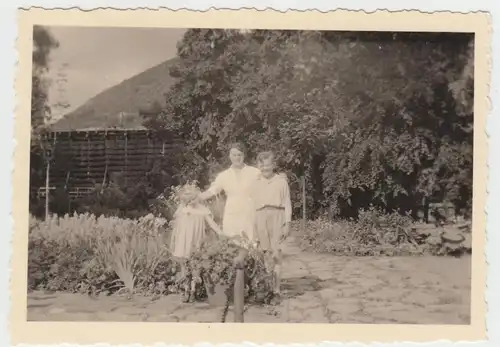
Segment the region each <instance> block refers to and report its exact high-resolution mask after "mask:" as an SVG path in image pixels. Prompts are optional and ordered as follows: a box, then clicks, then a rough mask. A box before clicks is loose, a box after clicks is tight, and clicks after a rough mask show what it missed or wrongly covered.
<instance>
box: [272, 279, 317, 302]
mask: <svg viewBox="0 0 500 347" xmlns="http://www.w3.org/2000/svg"><path fill="white" fill-rule="evenodd" d="M323 282H324V280H322V279H320V278H319V277H318V276H314V275H306V276H302V277H294V278H284V279H282V281H281V290H282V293H283V296H284V297H286V298H295V297H297V296H301V295H304V294H305V293H306V292H316V291H318V290H321V289H322V288H323V287H322V285H321V284H322V283H323Z"/></svg>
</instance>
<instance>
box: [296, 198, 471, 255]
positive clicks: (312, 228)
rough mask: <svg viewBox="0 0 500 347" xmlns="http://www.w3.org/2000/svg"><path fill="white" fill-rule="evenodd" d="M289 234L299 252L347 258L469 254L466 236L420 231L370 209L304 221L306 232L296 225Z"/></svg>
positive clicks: (399, 217)
mask: <svg viewBox="0 0 500 347" xmlns="http://www.w3.org/2000/svg"><path fill="white" fill-rule="evenodd" d="M292 232H293V233H294V234H295V235H296V236H297V240H298V242H299V244H300V246H301V248H303V249H307V250H311V251H314V252H328V253H334V254H336V255H350V256H374V255H375V256H376V255H386V256H401V255H423V254H432V255H461V254H463V253H469V252H470V236H469V235H468V234H467V233H465V234H464V233H460V232H459V233H457V232H454V229H453V227H450V226H446V227H442V228H440V229H436V228H434V229H429V228H422V226H417V225H416V224H414V222H413V220H412V219H411V218H410V217H408V216H403V215H400V214H398V213H396V212H394V213H391V214H384V213H383V212H381V211H380V210H377V209H375V208H373V207H372V208H370V209H368V210H362V211H360V213H359V218H358V219H357V220H350V221H345V220H344V221H342V220H341V221H333V222H332V221H329V220H327V219H325V218H319V219H317V220H314V221H308V222H307V225H306V230H305V232H303V231H302V230H300V229H299V227H298V225H297V223H295V224H294V225H293V226H292Z"/></svg>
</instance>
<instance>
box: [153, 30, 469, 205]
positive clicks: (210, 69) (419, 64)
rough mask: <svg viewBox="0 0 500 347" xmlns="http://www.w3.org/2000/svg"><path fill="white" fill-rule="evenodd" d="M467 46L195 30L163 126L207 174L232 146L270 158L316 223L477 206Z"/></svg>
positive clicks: (460, 38) (454, 38)
mask: <svg viewBox="0 0 500 347" xmlns="http://www.w3.org/2000/svg"><path fill="white" fill-rule="evenodd" d="M470 42H471V37H469V36H465V35H457V34H447V33H444V34H442V33H437V34H436V33H426V34H420V33H342V32H319V31H276V30H273V31H271V30H252V31H246V32H241V31H227V30H189V31H188V32H187V33H186V35H185V36H184V38H183V40H182V41H181V42H180V43H179V46H178V53H179V60H178V62H177V65H176V66H175V67H174V68H173V70H172V76H174V77H176V78H177V82H176V83H175V85H174V87H173V88H172V90H171V91H170V92H169V94H168V95H167V107H165V109H164V111H163V112H162V113H161V116H159V117H155V119H156V124H159V123H158V120H160V121H161V123H162V124H163V127H164V128H168V129H170V130H171V131H172V132H174V133H176V134H180V135H181V137H182V138H183V140H184V141H185V148H184V152H185V153H189V155H192V153H196V154H197V158H199V157H201V158H207V159H208V160H200V161H199V162H197V163H196V164H195V165H194V166H195V167H198V168H199V167H203V168H204V169H203V170H205V171H207V170H209V166H211V165H214V164H213V163H215V162H220V161H221V159H223V158H225V153H224V152H223V149H224V148H225V144H227V143H228V142H231V141H234V140H244V141H246V142H247V143H248V144H249V145H250V147H251V148H253V149H254V150H255V151H257V150H262V149H273V150H275V151H276V152H277V153H278V154H279V157H280V158H281V159H282V163H281V166H282V168H283V169H285V170H286V171H287V172H288V173H289V177H291V184H292V188H293V189H292V190H293V194H294V197H293V200H294V201H300V189H299V185H298V184H296V183H298V178H299V177H301V178H302V181H304V180H307V184H308V190H309V191H311V192H312V194H311V195H310V196H309V198H308V201H307V204H308V210H310V211H316V212H317V211H320V210H321V209H322V208H325V207H327V206H329V205H331V206H332V209H333V210H336V211H337V212H339V210H338V208H336V206H342V205H344V206H347V205H349V204H350V205H352V206H353V207H354V210H356V209H358V208H360V207H363V204H364V202H366V201H373V202H375V203H376V204H378V205H379V206H381V207H384V208H386V209H387V210H391V209H392V208H394V207H401V208H400V211H401V212H405V211H406V210H413V211H415V210H416V207H417V206H418V205H419V204H420V203H421V201H422V199H424V198H425V199H430V198H433V197H439V198H445V199H450V200H457V199H458V200H462V201H463V200H469V201H470V200H471V195H470V194H468V192H469V190H470V188H471V184H472V183H471V182H472V181H471V180H470V177H471V176H470V175H471V173H472V133H471V129H472V124H473V123H472V114H471V110H472V107H471V102H472V99H473V98H472V94H471V92H470V89H471V87H470V86H471V83H472V82H473V79H472V77H471V69H472V68H471V65H472V63H473V59H472V58H471V57H472V55H471V54H472V53H471V46H470ZM185 159H186V161H187V162H189V164H186V167H187V166H190V165H193V163H194V162H193V161H191V160H192V159H194V156H193V157H191V158H188V157H186V158H185ZM196 160H198V159H195V161H196ZM207 164H208V165H207ZM204 165H205V166H204ZM203 170H202V171H203ZM199 172H200V171H198V173H199Z"/></svg>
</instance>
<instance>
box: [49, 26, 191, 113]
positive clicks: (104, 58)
mask: <svg viewBox="0 0 500 347" xmlns="http://www.w3.org/2000/svg"><path fill="white" fill-rule="evenodd" d="M49 29H50V31H51V32H52V34H53V35H54V37H55V38H56V39H57V40H58V41H59V48H57V49H55V50H54V51H52V53H51V58H50V59H51V60H50V71H49V74H48V76H49V78H50V79H51V80H52V83H51V85H50V89H49V98H50V103H51V104H54V103H57V102H61V101H63V102H67V103H68V104H69V105H70V108H68V109H64V110H60V109H57V108H54V109H53V114H52V116H53V118H54V119H57V118H60V117H61V116H62V115H63V114H65V113H68V112H70V111H72V110H74V109H75V108H77V107H78V106H80V105H82V104H83V103H85V101H87V100H88V99H90V98H92V97H93V96H95V95H96V94H98V93H100V92H101V91H103V90H105V89H107V88H109V87H111V86H114V85H116V84H118V83H120V82H121V81H123V80H125V79H128V78H130V77H132V76H134V75H136V74H138V73H140V72H142V71H144V70H146V69H148V68H150V67H153V66H155V65H158V64H160V63H162V62H163V61H165V60H168V59H170V58H172V57H174V56H175V55H176V45H177V42H178V41H179V40H180V39H181V38H182V35H183V34H184V32H185V29H170V28H110V27H102V28H97V27H50V28H49ZM59 76H62V78H60V77H59ZM63 79H64V80H65V81H62V80H63ZM58 81H59V82H58Z"/></svg>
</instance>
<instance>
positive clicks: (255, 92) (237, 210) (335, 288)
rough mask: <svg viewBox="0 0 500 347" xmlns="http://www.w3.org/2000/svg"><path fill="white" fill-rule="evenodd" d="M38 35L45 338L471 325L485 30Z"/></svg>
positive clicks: (55, 29) (33, 196) (31, 202)
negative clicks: (135, 331) (74, 333)
mask: <svg viewBox="0 0 500 347" xmlns="http://www.w3.org/2000/svg"><path fill="white" fill-rule="evenodd" d="M31 35H32V36H31V52H30V54H31V71H32V73H31V85H30V96H31V100H30V101H31V103H30V105H31V109H30V112H29V113H30V115H31V120H30V139H29V189H28V188H27V189H25V190H23V192H25V193H26V195H28V196H29V198H24V199H25V200H23V201H26V202H27V203H26V206H24V207H23V208H24V209H25V211H29V223H25V225H27V228H28V229H27V230H23V231H21V232H22V233H25V234H26V236H25V239H26V241H27V242H26V244H25V247H27V251H24V252H26V254H27V261H26V262H25V266H27V268H26V282H25V283H26V288H25V291H26V294H25V295H26V299H25V301H24V302H25V307H26V316H25V319H26V321H27V322H74V323H75V322H78V323H84V322H100V323H110V322H129V323H130V322H138V323H139V322H140V323H144V324H145V325H147V324H149V323H150V322H156V323H171V324H170V325H172V327H171V329H175V326H176V324H180V323H210V324H215V323H217V324H218V323H265V324H269V325H271V328H270V329H272V325H273V324H276V323H288V324H291V326H289V328H290V329H295V328H293V327H294V326H301V325H304V324H309V325H310V324H330V325H332V326H333V325H342V324H354V325H359V326H366V325H388V324H390V325H395V326H400V325H401V326H404V325H421V326H426V325H432V326H439V325H453V326H458V328H459V329H460V326H463V327H466V326H470V325H471V324H473V323H472V318H471V315H472V310H473V308H472V303H471V302H472V297H473V293H472V286H473V285H472V278H473V272H474V271H475V270H474V268H475V267H476V264H474V262H473V257H474V255H475V254H476V252H483V250H482V249H476V248H475V247H473V244H474V245H475V244H476V243H474V242H476V239H475V238H476V237H477V232H478V231H477V230H476V228H473V223H476V221H475V218H476V214H477V212H476V214H474V213H473V212H474V211H478V210H479V209H484V206H478V205H477V204H476V202H475V201H474V200H473V191H474V192H476V191H475V189H477V187H476V186H475V184H476V183H475V181H474V180H475V179H476V178H475V175H476V171H475V170H474V169H475V167H474V163H475V162H476V163H477V158H476V156H475V155H476V154H477V149H476V148H475V146H477V144H479V145H484V144H483V143H482V142H478V141H479V140H478V138H477V131H476V127H475V125H476V122H477V119H478V118H477V115H476V112H475V110H476V109H477V108H475V102H476V100H475V85H477V81H475V65H476V59H477V51H476V48H475V47H476V42H477V38H476V36H475V33H474V32H471V31H465V30H464V31H463V32H459V31H457V30H454V31H453V30H450V31H443V30H441V31H437V30H434V31H429V30H420V31H418V30H413V31H409V30H404V29H403V28H401V29H400V30H371V31H367V30H356V29H354V28H353V30H333V29H332V30H325V29H309V28H307V29H296V28H286V27H284V28H282V29H275V28H272V29H251V28H246V27H245V28H238V27H227V28H218V27H213V28H199V27H194V26H193V27H177V28H174V27H172V28H166V27H152V26H137V25H132V23H131V25H129V26H123V25H116V26H113V25H111V26H110V25H104V23H103V25H67V24H66V25H47V24H43V23H42V24H35V25H33V26H32V28H31ZM26 116H27V115H26ZM483 117H484V115H483ZM482 131H483V132H484V130H482ZM481 136H483V134H481ZM26 141H27V139H26ZM476 165H477V164H476ZM26 170H28V168H26ZM23 175H24V177H28V173H24V174H23ZM481 177H482V176H481ZM474 194H476V193H474ZM481 194H483V193H482V192H481ZM476 198H477V197H476V195H475V196H474V199H476ZM475 204H476V205H475ZM478 212H479V213H483V212H482V211H478ZM24 214H25V215H26V216H27V218H28V213H27V212H24ZM480 218H483V217H482V216H481V217H480ZM479 232H480V233H483V232H484V231H482V230H481V231H479ZM479 235H480V237H484V236H483V234H479ZM473 240H474V242H473ZM473 248H474V249H473ZM479 259H481V258H479ZM481 290H482V289H481ZM478 295H483V294H482V293H481V294H478ZM477 319H481V318H480V317H479V318H477ZM482 319H483V320H484V317H483V318H482ZM443 338H446V336H443ZM61 342H62V341H61ZM130 342H132V341H130Z"/></svg>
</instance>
